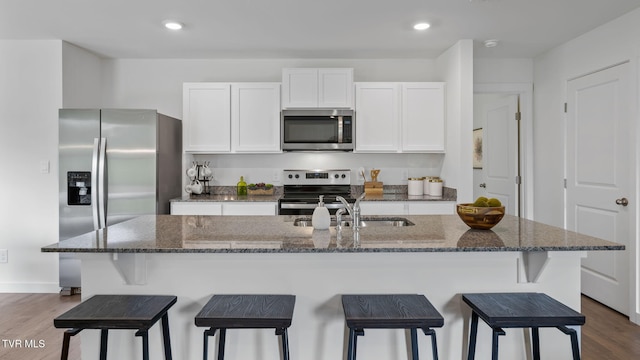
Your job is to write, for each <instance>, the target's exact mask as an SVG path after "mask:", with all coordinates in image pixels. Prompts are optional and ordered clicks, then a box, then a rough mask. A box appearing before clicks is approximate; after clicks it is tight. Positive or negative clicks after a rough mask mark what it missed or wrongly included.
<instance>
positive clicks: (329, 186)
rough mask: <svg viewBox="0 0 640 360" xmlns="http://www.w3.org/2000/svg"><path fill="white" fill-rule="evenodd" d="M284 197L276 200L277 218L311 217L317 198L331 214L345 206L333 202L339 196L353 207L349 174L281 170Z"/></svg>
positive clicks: (325, 171)
mask: <svg viewBox="0 0 640 360" xmlns="http://www.w3.org/2000/svg"><path fill="white" fill-rule="evenodd" d="M282 184H283V195H282V197H281V198H280V200H278V213H279V214H280V215H311V214H313V210H314V209H315V208H316V206H318V201H319V197H320V195H324V199H323V201H324V204H325V206H326V207H327V209H329V213H330V214H335V213H336V211H337V210H338V209H340V208H343V207H344V205H343V204H342V203H341V202H340V201H338V200H336V196H342V197H343V198H344V199H345V200H347V202H349V203H353V202H355V199H354V198H353V197H352V196H351V170H350V169H337V170H284V177H283V181H282Z"/></svg>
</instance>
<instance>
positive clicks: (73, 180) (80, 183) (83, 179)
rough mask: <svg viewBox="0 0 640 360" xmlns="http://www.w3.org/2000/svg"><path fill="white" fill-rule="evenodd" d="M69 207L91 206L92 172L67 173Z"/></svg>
mask: <svg viewBox="0 0 640 360" xmlns="http://www.w3.org/2000/svg"><path fill="white" fill-rule="evenodd" d="M67 205H91V172H90V171H69V172H67Z"/></svg>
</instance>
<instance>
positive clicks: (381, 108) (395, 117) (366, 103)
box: [355, 82, 400, 152]
mask: <svg viewBox="0 0 640 360" xmlns="http://www.w3.org/2000/svg"><path fill="white" fill-rule="evenodd" d="M355 88H356V148H355V150H356V151H358V152H398V151H399V150H400V147H399V131H400V109H399V99H400V86H399V85H398V84H397V83H374V82H372V83H356V86H355Z"/></svg>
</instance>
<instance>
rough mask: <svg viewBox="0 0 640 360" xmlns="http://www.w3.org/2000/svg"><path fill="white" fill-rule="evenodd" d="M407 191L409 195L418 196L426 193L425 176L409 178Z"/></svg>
mask: <svg viewBox="0 0 640 360" xmlns="http://www.w3.org/2000/svg"><path fill="white" fill-rule="evenodd" d="M407 193H408V195H409V196H416V195H420V196H422V194H423V193H424V179H423V178H409V182H408V184H407Z"/></svg>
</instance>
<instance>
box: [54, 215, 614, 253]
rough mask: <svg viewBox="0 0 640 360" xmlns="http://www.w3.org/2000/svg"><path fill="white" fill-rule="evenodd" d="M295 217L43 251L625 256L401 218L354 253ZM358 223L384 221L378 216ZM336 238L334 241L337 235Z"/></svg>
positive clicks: (544, 228) (573, 238)
mask: <svg viewBox="0 0 640 360" xmlns="http://www.w3.org/2000/svg"><path fill="white" fill-rule="evenodd" d="M296 218H298V216H188V215H184V216H178V215H157V216H156V215H148V216H141V217H138V218H135V219H132V220H129V221H126V222H123V223H120V224H116V225H112V226H109V227H107V228H105V229H103V230H98V231H94V232H91V233H87V234H84V235H81V236H78V237H75V238H71V239H68V240H64V241H62V242H60V243H56V244H52V245H49V246H46V247H43V248H42V251H43V252H79V253H203V252H205V253H206V252H217V253H310V252H466V251H472V252H486V251H527V252H529V251H586V250H623V249H624V246H623V245H620V244H617V243H613V242H610V241H606V240H602V239H598V238H594V237H590V236H586V235H580V234H577V233H575V232H571V231H566V230H563V229H561V228H557V227H553V226H548V225H545V224H542V223H538V222H534V221H530V220H526V219H520V218H517V217H514V216H505V217H504V219H502V221H501V222H500V223H499V224H498V225H496V226H495V227H494V228H493V229H491V230H472V229H469V227H467V225H465V224H464V223H463V222H462V221H461V220H460V219H459V218H458V216H457V215H417V216H404V218H405V219H407V220H409V221H411V222H413V223H414V224H415V225H413V226H404V227H383V226H376V227H363V228H362V229H361V230H360V232H359V234H360V245H359V246H357V247H355V246H354V241H353V231H352V230H351V228H348V227H345V228H344V229H343V230H342V231H341V232H340V233H337V232H336V230H335V228H331V229H330V230H324V231H318V230H315V231H314V230H313V228H311V227H297V226H294V225H293V222H294V220H295V219H296ZM364 218H378V219H380V218H388V217H384V216H377V217H375V216H374V217H364ZM338 235H339V236H338Z"/></svg>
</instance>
